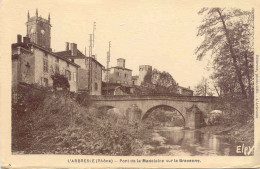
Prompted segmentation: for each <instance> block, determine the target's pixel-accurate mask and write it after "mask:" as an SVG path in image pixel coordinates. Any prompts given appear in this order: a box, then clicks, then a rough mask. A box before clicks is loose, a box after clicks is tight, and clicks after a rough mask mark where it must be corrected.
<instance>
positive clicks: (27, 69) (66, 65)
mask: <svg viewBox="0 0 260 169" xmlns="http://www.w3.org/2000/svg"><path fill="white" fill-rule="evenodd" d="M17 39H18V40H17V43H15V44H12V86H13V89H15V88H17V85H18V84H19V83H26V84H38V85H40V86H44V87H52V86H53V80H52V75H55V74H62V75H65V76H66V77H67V78H68V82H69V84H70V91H72V92H77V91H78V87H77V81H78V77H77V76H78V67H79V66H78V65H77V64H75V63H73V62H71V61H69V60H68V59H65V58H62V57H59V56H57V55H56V54H55V53H53V52H51V51H50V50H48V49H45V48H43V47H41V46H39V45H37V44H34V43H31V42H30V40H29V38H28V37H24V38H23V39H24V40H23V42H22V41H21V35H18V37H17Z"/></svg>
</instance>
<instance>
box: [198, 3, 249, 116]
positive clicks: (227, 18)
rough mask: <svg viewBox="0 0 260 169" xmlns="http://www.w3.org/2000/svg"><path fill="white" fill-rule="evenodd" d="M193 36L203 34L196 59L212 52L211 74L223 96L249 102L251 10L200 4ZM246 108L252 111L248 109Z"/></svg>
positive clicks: (247, 103)
mask: <svg viewBox="0 0 260 169" xmlns="http://www.w3.org/2000/svg"><path fill="white" fill-rule="evenodd" d="M198 14H200V15H203V20H202V24H201V25H200V26H199V30H198V34H197V36H202V37H204V40H203V42H202V43H201V45H200V46H199V47H198V48H197V49H196V51H195V53H196V54H197V59H199V60H201V59H202V58H203V57H204V56H206V55H207V53H209V52H211V55H212V56H213V69H214V73H213V75H212V76H211V77H212V79H214V81H216V84H217V85H218V87H219V88H220V89H221V91H222V92H223V95H224V96H225V97H230V98H232V97H233V98H234V97H236V98H241V100H242V101H243V102H245V103H246V105H249V104H250V103H252V102H253V55H254V50H253V38H254V36H253V35H254V31H253V30H254V24H253V20H254V12H253V11H251V12H250V11H243V10H241V9H234V8H232V9H226V8H203V9H201V10H200V11H199V12H198ZM250 112H252V111H251V110H250Z"/></svg>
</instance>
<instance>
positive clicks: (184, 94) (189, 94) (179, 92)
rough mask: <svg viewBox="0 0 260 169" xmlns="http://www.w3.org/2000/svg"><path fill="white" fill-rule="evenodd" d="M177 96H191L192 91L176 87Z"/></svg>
mask: <svg viewBox="0 0 260 169" xmlns="http://www.w3.org/2000/svg"><path fill="white" fill-rule="evenodd" d="M177 92H178V94H181V95H183V96H193V90H191V89H189V88H185V87H181V86H178V87H177Z"/></svg>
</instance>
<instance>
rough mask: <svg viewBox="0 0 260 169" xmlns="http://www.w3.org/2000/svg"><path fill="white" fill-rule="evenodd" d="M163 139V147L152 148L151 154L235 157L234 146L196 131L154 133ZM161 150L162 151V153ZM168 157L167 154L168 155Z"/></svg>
mask: <svg viewBox="0 0 260 169" xmlns="http://www.w3.org/2000/svg"><path fill="white" fill-rule="evenodd" d="M155 132H156V133H157V135H158V136H160V137H163V138H164V142H163V145H157V146H153V147H154V149H153V151H152V152H153V154H158V155H163V154H165V155H167V152H168V153H170V152H175V153H173V154H171V155H174V154H178V155H179V154H181V153H176V152H182V153H184V155H207V156H209V155H219V156H237V155H239V154H237V153H236V146H237V145H235V144H231V143H229V142H228V141H227V140H226V139H224V138H223V137H220V136H217V135H212V134H208V133H201V132H200V131H196V130H183V129H180V128H167V129H166V130H165V129H160V130H156V131H155ZM162 150H163V151H162ZM168 155H169V154H168Z"/></svg>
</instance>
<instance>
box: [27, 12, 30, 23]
mask: <svg viewBox="0 0 260 169" xmlns="http://www.w3.org/2000/svg"><path fill="white" fill-rule="evenodd" d="M29 19H30V13H29V10H28V14H27V20H28V21H29Z"/></svg>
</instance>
